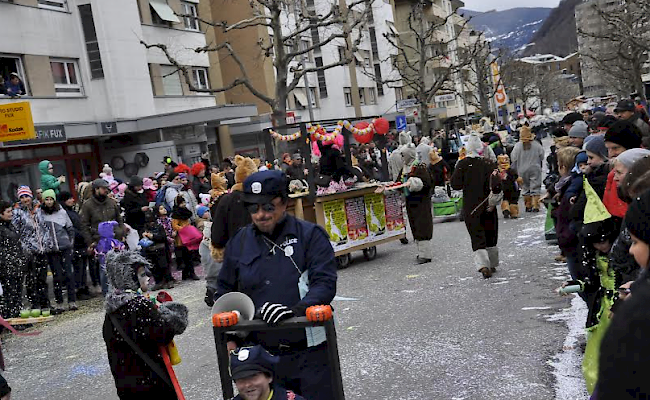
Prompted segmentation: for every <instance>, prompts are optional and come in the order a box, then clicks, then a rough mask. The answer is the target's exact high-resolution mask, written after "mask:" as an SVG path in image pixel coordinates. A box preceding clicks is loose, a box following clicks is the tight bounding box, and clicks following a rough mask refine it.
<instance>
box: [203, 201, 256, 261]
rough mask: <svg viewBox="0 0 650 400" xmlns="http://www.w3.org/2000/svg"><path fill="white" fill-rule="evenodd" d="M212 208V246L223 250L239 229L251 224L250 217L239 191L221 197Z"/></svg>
mask: <svg viewBox="0 0 650 400" xmlns="http://www.w3.org/2000/svg"><path fill="white" fill-rule="evenodd" d="M212 208H213V210H212V235H211V238H212V245H213V246H214V247H216V248H219V249H223V248H225V247H226V244H227V243H228V240H230V238H232V237H233V236H235V234H236V233H237V231H238V230H239V229H241V228H242V227H244V226H246V225H248V224H250V223H251V216H250V213H249V212H248V210H246V207H245V206H244V200H243V193H242V192H239V191H233V192H232V193H228V194H225V195H223V196H221V197H220V198H219V202H218V203H217V204H215V205H214V206H213V207H212Z"/></svg>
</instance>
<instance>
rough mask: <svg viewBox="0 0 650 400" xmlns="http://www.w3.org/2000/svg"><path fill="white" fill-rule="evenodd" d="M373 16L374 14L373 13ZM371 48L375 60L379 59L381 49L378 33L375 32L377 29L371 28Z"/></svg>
mask: <svg viewBox="0 0 650 400" xmlns="http://www.w3.org/2000/svg"><path fill="white" fill-rule="evenodd" d="M371 15H372V13H371ZM369 32H370V48H371V49H372V56H373V57H374V58H375V59H378V58H379V48H378V47H377V33H376V32H375V28H370V29H369Z"/></svg>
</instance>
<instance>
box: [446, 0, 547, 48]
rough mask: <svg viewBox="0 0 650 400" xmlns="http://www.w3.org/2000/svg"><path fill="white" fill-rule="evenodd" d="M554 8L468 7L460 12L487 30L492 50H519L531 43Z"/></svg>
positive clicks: (474, 25)
mask: <svg viewBox="0 0 650 400" xmlns="http://www.w3.org/2000/svg"><path fill="white" fill-rule="evenodd" d="M552 10H553V9H552V8H543V7H537V8H525V7H522V8H512V9H510V10H503V11H488V12H483V13H481V12H476V11H472V10H467V9H460V10H459V11H458V12H459V13H460V14H462V15H463V16H465V18H469V17H471V20H470V25H472V26H473V27H474V28H475V29H477V30H480V31H482V32H485V37H486V38H487V40H489V41H490V42H491V43H492V50H497V49H504V50H510V51H512V52H519V51H521V50H523V49H524V48H525V46H526V45H527V44H528V43H530V40H531V39H532V38H533V36H534V35H535V34H536V33H537V31H538V29H540V27H541V26H542V24H543V23H544V21H546V19H547V18H548V16H549V14H551V11H552Z"/></svg>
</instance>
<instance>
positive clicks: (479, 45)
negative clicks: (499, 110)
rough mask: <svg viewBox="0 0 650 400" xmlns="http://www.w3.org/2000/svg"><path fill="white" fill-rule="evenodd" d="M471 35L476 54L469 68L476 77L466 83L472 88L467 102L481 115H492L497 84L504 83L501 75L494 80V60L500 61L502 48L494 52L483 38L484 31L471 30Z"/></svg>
mask: <svg viewBox="0 0 650 400" xmlns="http://www.w3.org/2000/svg"><path fill="white" fill-rule="evenodd" d="M470 36H471V37H473V38H474V39H473V40H475V41H476V43H475V46H476V47H475V48H476V51H475V52H474V56H473V57H472V58H473V59H472V62H471V63H470V64H469V70H470V72H471V74H473V78H474V79H468V80H466V84H467V85H468V86H469V87H470V88H471V89H472V90H471V96H469V97H467V98H466V101H467V104H469V105H472V106H474V107H475V108H477V109H478V110H479V111H480V113H481V115H490V114H491V113H492V108H493V107H492V101H491V99H493V98H494V96H495V95H496V91H497V85H498V84H501V83H503V78H502V77H501V75H499V82H493V78H492V69H491V67H490V65H491V64H492V62H497V63H498V62H500V60H501V57H502V54H503V52H502V50H499V51H498V52H497V53H496V54H492V52H491V49H490V43H489V42H487V41H486V40H485V39H484V38H483V32H475V31H472V32H470Z"/></svg>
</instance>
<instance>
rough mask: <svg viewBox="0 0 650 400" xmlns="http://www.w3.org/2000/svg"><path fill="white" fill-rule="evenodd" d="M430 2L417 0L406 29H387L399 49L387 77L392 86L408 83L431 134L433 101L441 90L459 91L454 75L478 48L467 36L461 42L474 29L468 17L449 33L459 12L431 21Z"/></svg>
mask: <svg viewBox="0 0 650 400" xmlns="http://www.w3.org/2000/svg"><path fill="white" fill-rule="evenodd" d="M427 7H431V5H430V2H427V1H424V0H418V1H415V2H414V3H413V4H412V5H411V10H410V12H409V14H408V18H407V20H406V26H405V29H398V30H400V32H399V33H386V34H384V36H385V37H386V40H387V41H388V43H389V44H390V45H391V46H392V47H393V48H395V49H396V51H397V55H395V56H393V57H391V63H392V66H393V70H394V74H393V76H390V77H388V78H387V79H383V80H382V83H383V84H387V85H388V86H389V87H406V88H407V89H409V91H410V92H412V96H413V97H414V98H415V99H417V102H418V105H419V116H420V120H421V124H422V126H421V127H422V132H423V133H424V134H425V135H428V134H429V131H430V128H429V103H431V102H432V100H434V98H435V96H436V95H437V94H440V93H441V92H455V91H456V87H455V84H454V78H455V77H457V74H459V73H461V71H462V69H463V68H464V67H467V66H468V65H470V64H471V63H472V60H473V57H474V55H475V54H476V52H477V49H475V48H474V46H472V45H471V43H470V41H468V40H465V42H464V44H465V45H466V46H458V41H459V39H461V36H462V35H463V33H465V34H467V33H469V31H470V27H469V26H468V21H467V20H463V23H462V26H461V27H460V29H457V30H454V33H453V34H452V35H448V34H446V33H445V32H447V30H446V29H447V23H448V22H449V21H450V20H451V18H454V15H456V16H457V14H455V13H451V14H449V15H447V16H446V17H445V18H444V20H442V21H438V22H431V21H429V20H428V17H427V13H428V10H427Z"/></svg>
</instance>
